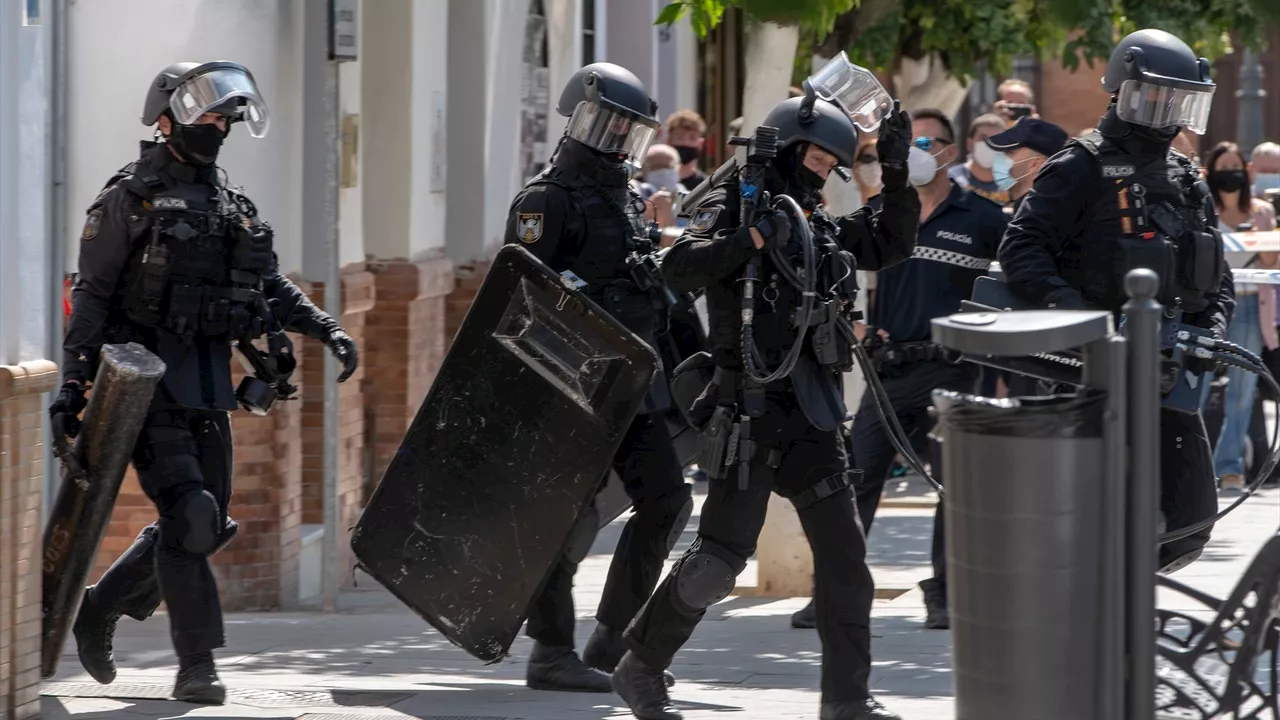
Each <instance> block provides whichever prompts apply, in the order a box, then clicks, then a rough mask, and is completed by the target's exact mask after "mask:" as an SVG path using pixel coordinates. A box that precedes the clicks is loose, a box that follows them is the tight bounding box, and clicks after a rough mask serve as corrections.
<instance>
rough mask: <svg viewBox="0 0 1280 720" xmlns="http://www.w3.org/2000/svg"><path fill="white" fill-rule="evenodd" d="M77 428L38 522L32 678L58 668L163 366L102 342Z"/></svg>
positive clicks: (132, 346) (143, 353)
mask: <svg viewBox="0 0 1280 720" xmlns="http://www.w3.org/2000/svg"><path fill="white" fill-rule="evenodd" d="M100 357H101V360H100V362H99V365H98V375H97V377H96V378H95V379H94V382H93V392H92V395H91V396H90V398H89V404H88V406H87V407H86V408H85V410H84V422H83V423H82V427H81V430H80V434H79V435H78V436H77V437H76V441H75V445H74V446H73V448H72V449H71V456H72V462H73V463H78V464H80V465H82V466H83V468H82V469H83V473H80V472H79V470H80V469H79V468H76V469H73V470H69V469H68V468H67V467H65V466H64V468H63V473H62V482H61V484H60V485H59V486H58V496H57V498H56V499H55V500H54V504H53V510H52V512H51V513H50V514H49V522H48V523H47V524H46V525H45V531H44V550H43V566H44V567H43V575H44V582H43V585H44V588H43V591H44V592H43V608H44V625H43V630H42V648H41V663H40V677H41V678H43V679H48V678H50V677H53V675H54V673H56V672H57V671H58V661H59V659H60V657H61V655H62V646H63V644H64V643H65V642H66V639H67V632H68V631H69V630H70V629H71V625H72V623H74V622H75V618H76V612H77V611H78V610H79V607H80V601H81V599H83V597H84V587H85V581H86V580H87V579H88V576H89V571H90V570H91V569H92V568H93V561H94V558H95V557H96V556H97V554H98V546H100V545H101V544H102V536H103V535H104V534H105V533H106V531H107V524H108V523H109V522H110V521H111V511H112V508H114V507H115V504H116V496H117V495H119V494H120V485H121V484H122V483H123V482H124V473H125V470H126V469H128V467H129V463H130V461H131V460H132V459H133V446H134V444H135V443H136V442H137V438H138V433H139V432H141V430H142V422H143V420H144V419H145V418H146V413H147V407H148V406H149V405H150V404H151V397H152V395H153V394H154V393H155V388H156V385H157V383H159V381H160V378H161V377H163V376H164V371H165V365H164V363H163V362H161V360H160V358H158V357H156V356H155V355H154V354H152V353H151V352H150V351H148V350H147V349H146V348H144V347H142V346H141V345H138V344H137V343H129V344H128V345H104V346H103V348H102V352H101V356H100Z"/></svg>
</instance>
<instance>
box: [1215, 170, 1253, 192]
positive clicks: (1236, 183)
mask: <svg viewBox="0 0 1280 720" xmlns="http://www.w3.org/2000/svg"><path fill="white" fill-rule="evenodd" d="M1208 179H1209V189H1210V190H1212V191H1214V192H1239V191H1241V190H1243V189H1245V188H1246V187H1248V186H1249V175H1248V173H1246V172H1245V171H1244V170H1214V171H1213V172H1211V173H1209V178H1208Z"/></svg>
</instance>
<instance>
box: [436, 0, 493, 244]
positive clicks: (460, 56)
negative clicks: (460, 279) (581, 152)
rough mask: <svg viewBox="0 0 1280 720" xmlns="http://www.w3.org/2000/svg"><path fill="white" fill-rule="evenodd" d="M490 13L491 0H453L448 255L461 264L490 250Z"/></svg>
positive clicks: (448, 106) (450, 12)
mask: <svg viewBox="0 0 1280 720" xmlns="http://www.w3.org/2000/svg"><path fill="white" fill-rule="evenodd" d="M488 15H489V2H480V1H478V0H449V10H448V20H447V24H448V27H449V39H448V42H447V48H448V57H447V67H448V73H449V79H448V88H449V93H448V98H447V101H446V111H445V117H446V131H445V132H446V136H447V137H448V144H449V158H450V161H451V162H449V165H448V171H447V184H448V198H449V209H448V212H447V213H446V214H445V238H446V240H445V254H446V256H447V257H448V258H449V259H450V260H452V261H453V262H454V263H455V264H459V265H465V264H468V263H470V262H472V261H474V260H475V259H476V258H477V257H478V256H479V255H480V254H481V252H482V251H483V248H484V215H485V174H486V168H485V161H486V159H487V158H486V145H487V139H488V133H487V130H488V122H487V117H488V111H489V106H488V92H487V79H488V73H487V72H486V66H487V65H488V64H489V53H488V52H487V49H488V43H487V42H486V40H487V38H488V21H487V17H488Z"/></svg>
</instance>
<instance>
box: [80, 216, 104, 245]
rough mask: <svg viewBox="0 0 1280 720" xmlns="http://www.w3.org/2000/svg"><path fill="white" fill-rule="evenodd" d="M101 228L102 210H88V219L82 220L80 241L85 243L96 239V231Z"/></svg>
mask: <svg viewBox="0 0 1280 720" xmlns="http://www.w3.org/2000/svg"><path fill="white" fill-rule="evenodd" d="M101 226H102V208H94V209H92V210H90V211H89V217H87V218H85V219H84V230H82V231H80V239H81V240H84V241H86V242H87V241H89V240H92V239H94V238H96V237H98V229H99V228H100V227H101Z"/></svg>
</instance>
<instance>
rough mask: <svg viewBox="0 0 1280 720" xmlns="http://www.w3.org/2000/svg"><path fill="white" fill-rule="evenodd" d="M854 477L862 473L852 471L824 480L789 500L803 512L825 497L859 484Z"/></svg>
mask: <svg viewBox="0 0 1280 720" xmlns="http://www.w3.org/2000/svg"><path fill="white" fill-rule="evenodd" d="M854 475H857V476H861V475H862V471H861V470H852V469H851V470H849V472H843V473H837V474H835V475H832V476H831V477H828V478H823V479H822V480H819V481H818V483H817V484H816V485H813V486H811V487H809V489H807V490H805V491H803V492H799V493H796V494H795V495H793V496H791V497H790V498H787V499H788V500H790V501H791V504H792V505H794V506H795V508H796V510H803V509H805V508H807V507H809V506H810V505H812V504H814V503H816V502H818V501H819V500H821V499H823V498H825V497H828V496H831V495H835V494H836V493H838V492H840V491H841V490H843V489H845V488H847V487H849V486H850V485H855V484H857V481H856V480H854V479H853V476H854Z"/></svg>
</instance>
